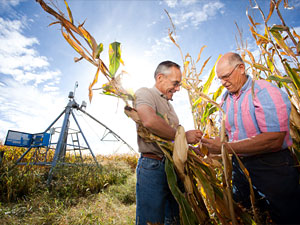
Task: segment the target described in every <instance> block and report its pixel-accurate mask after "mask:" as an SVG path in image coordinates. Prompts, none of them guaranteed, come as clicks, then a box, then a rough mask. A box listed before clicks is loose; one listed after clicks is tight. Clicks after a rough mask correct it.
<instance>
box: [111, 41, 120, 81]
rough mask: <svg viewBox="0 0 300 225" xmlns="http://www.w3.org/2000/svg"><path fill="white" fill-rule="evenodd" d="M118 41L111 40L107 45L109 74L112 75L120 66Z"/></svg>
mask: <svg viewBox="0 0 300 225" xmlns="http://www.w3.org/2000/svg"><path fill="white" fill-rule="evenodd" d="M120 45H121V44H120V43H119V42H113V43H111V44H110V45H109V50H108V54H109V74H110V77H114V76H115V74H116V72H117V70H118V69H119V66H120V59H121V48H120Z"/></svg>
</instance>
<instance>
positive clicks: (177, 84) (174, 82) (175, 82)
mask: <svg viewBox="0 0 300 225" xmlns="http://www.w3.org/2000/svg"><path fill="white" fill-rule="evenodd" d="M165 78H167V79H168V80H169V81H171V83H172V84H173V87H174V88H176V87H180V86H181V85H182V83H181V82H179V81H173V80H171V79H170V78H169V77H168V76H167V75H165Z"/></svg>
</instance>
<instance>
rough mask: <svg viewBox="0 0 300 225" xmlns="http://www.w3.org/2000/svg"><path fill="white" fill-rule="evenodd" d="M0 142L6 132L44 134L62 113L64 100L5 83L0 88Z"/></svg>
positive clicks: (11, 83) (30, 86)
mask: <svg viewBox="0 0 300 225" xmlns="http://www.w3.org/2000/svg"><path fill="white" fill-rule="evenodd" d="M0 93H1V96H0V104H1V109H0V139H2V140H3V139H4V137H5V135H6V132H7V130H8V129H12V130H20V131H24V132H29V133H31V132H32V133H36V132H41V131H44V130H45V129H46V128H47V126H48V125H50V123H51V122H52V120H54V119H55V117H56V116H58V114H59V113H60V112H61V111H62V110H63V109H64V106H65V105H66V99H64V98H61V97H59V96H57V95H56V94H53V93H49V92H44V91H41V90H39V89H38V88H36V87H33V86H32V85H27V84H22V83H19V82H16V81H13V80H12V79H5V80H3V81H2V85H1V86H0Z"/></svg>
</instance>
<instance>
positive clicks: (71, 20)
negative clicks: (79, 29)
mask: <svg viewBox="0 0 300 225" xmlns="http://www.w3.org/2000/svg"><path fill="white" fill-rule="evenodd" d="M64 2H65V5H66V7H67V10H68V15H69V19H70V22H71V23H72V24H74V22H73V16H72V12H71V9H70V7H69V5H68V3H67V1H66V0H64Z"/></svg>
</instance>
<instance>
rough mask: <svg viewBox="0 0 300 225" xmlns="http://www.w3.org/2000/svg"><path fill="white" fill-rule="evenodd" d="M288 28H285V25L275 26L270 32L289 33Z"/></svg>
mask: <svg viewBox="0 0 300 225" xmlns="http://www.w3.org/2000/svg"><path fill="white" fill-rule="evenodd" d="M287 30H288V28H287V27H286V26H283V25H273V26H272V27H271V29H270V32H273V31H281V32H282V31H287Z"/></svg>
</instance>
